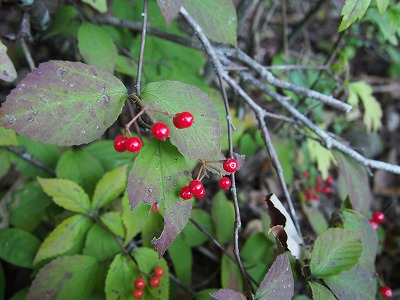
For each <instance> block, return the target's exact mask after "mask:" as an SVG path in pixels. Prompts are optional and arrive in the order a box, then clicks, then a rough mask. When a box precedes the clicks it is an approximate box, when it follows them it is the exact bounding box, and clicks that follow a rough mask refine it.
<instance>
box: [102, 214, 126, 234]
mask: <svg viewBox="0 0 400 300" xmlns="http://www.w3.org/2000/svg"><path fill="white" fill-rule="evenodd" d="M100 221H102V222H103V223H104V225H106V226H107V227H108V228H109V229H110V230H111V231H112V233H114V234H115V235H116V236H119V237H125V228H124V225H123V224H122V213H120V212H116V211H110V212H107V213H105V214H102V215H101V216H100Z"/></svg>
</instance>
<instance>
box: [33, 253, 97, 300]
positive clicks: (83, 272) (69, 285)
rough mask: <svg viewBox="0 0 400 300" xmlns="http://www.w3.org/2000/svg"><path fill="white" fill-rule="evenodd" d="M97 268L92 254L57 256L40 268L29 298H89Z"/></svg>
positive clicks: (40, 299) (36, 299) (37, 299)
mask: <svg viewBox="0 0 400 300" xmlns="http://www.w3.org/2000/svg"><path fill="white" fill-rule="evenodd" d="M97 269H98V265H97V261H96V259H95V258H93V257H90V256H84V255H75V256H63V257H59V258H56V259H55V260H53V261H52V262H51V263H49V264H47V265H45V266H44V267H43V268H42V269H40V270H39V273H38V274H37V275H36V277H35V279H34V280H33V282H32V286H31V288H30V289H29V294H28V297H27V299H28V300H42V299H88V296H89V295H90V292H91V291H92V289H93V288H94V285H95V283H96V281H95V278H96V277H95V276H94V274H95V273H96V270H97Z"/></svg>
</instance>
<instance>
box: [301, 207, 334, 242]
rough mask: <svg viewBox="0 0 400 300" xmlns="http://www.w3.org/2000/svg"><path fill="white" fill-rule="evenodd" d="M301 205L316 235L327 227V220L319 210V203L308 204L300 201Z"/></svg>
mask: <svg viewBox="0 0 400 300" xmlns="http://www.w3.org/2000/svg"><path fill="white" fill-rule="evenodd" d="M301 207H302V208H303V211H304V213H305V214H306V216H307V220H308V222H310V225H311V227H312V229H313V230H314V232H315V233H316V234H317V235H320V234H321V233H322V232H324V231H325V230H326V229H328V222H327V221H326V218H325V216H324V214H323V213H322V212H321V209H320V206H319V205H311V206H309V205H308V203H305V202H303V201H302V203H301Z"/></svg>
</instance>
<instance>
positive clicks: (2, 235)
mask: <svg viewBox="0 0 400 300" xmlns="http://www.w3.org/2000/svg"><path fill="white" fill-rule="evenodd" d="M39 245H40V241H39V239H38V238H37V237H35V236H34V235H32V234H30V233H29V232H26V231H24V230H21V229H18V228H6V229H2V230H0V257H1V259H4V260H5V261H7V262H9V263H10V264H13V265H16V266H19V267H24V268H32V262H33V257H34V255H35V253H36V251H37V249H38V248H39Z"/></svg>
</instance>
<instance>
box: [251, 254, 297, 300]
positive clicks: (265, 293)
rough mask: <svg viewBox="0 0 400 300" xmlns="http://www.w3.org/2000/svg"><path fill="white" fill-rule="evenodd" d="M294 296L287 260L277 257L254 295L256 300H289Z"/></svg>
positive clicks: (290, 270)
mask: <svg viewBox="0 0 400 300" xmlns="http://www.w3.org/2000/svg"><path fill="white" fill-rule="evenodd" d="M293 295H294V280H293V275H292V269H291V267H290V262H289V258H288V256H287V255H286V254H281V255H279V256H278V257H277V258H276V260H275V262H274V263H273V264H272V266H271V268H270V269H269V271H268V273H267V274H266V275H265V277H264V280H263V281H262V282H261V285H260V287H259V288H258V290H257V293H256V297H255V298H256V299H263V300H268V299H271V300H290V299H292V297H293Z"/></svg>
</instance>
